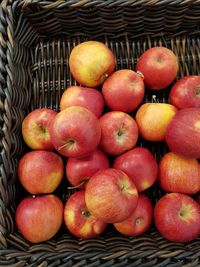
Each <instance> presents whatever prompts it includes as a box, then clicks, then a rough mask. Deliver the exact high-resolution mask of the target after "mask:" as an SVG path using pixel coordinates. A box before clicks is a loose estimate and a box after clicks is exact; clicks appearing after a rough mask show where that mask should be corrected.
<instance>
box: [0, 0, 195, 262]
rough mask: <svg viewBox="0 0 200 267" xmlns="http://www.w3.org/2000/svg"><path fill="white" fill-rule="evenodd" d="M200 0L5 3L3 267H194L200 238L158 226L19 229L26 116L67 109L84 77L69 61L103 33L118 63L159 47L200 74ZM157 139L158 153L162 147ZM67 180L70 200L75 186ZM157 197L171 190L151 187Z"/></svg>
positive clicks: (1, 19)
mask: <svg viewBox="0 0 200 267" xmlns="http://www.w3.org/2000/svg"><path fill="white" fill-rule="evenodd" d="M199 25H200V1H199V0H193V1H192V0H172V1H168V0H130V1H127V0H116V1H115V0H107V1H104V0H68V1H65V0H57V1H45V0H44V1H42V0H2V1H1V4H0V110H1V116H0V129H1V132H0V134H1V139H0V164H1V165H0V267H3V266H7V267H23V266H29V267H36V266H38V267H45V266H49V267H54V266H59V267H67V266H73V267H78V266H79V267H81V266H83V267H85V266H87V267H94V266H101V267H109V266H112V267H123V266H125V267H131V266H137V267H165V266H167V267H179V266H184V267H195V266H200V239H196V240H195V241H193V242H189V243H187V244H184V245H183V244H178V243H172V242H169V241H167V240H166V239H164V238H163V237H162V236H161V235H160V234H159V233H158V232H157V231H156V230H155V228H154V226H152V228H151V229H150V231H148V232H147V233H146V234H144V235H142V236H139V237H125V236H123V235H120V234H119V233H117V232H116V231H115V230H114V229H113V228H112V227H108V229H107V230H106V231H105V233H103V234H102V235H100V236H99V237H98V238H95V239H91V240H85V241H84V240H79V239H77V238H75V237H73V236H72V235H70V234H69V232H68V231H67V230H66V229H65V228H64V227H63V228H62V229H61V230H60V231H59V233H58V234H57V235H56V236H55V237H54V238H53V239H51V240H49V241H47V242H43V243H40V244H31V243H29V242H27V241H25V240H24V239H23V238H22V237H21V235H20V234H19V233H18V231H17V229H16V226H15V220H14V215H15V209H16V205H17V203H18V202H19V201H20V199H22V197H24V196H25V192H24V191H23V189H22V188H21V186H20V184H19V182H18V179H17V166H18V161H19V159H20V157H21V156H22V155H23V153H25V151H26V150H27V147H26V146H25V144H24V142H23V140H22V136H21V123H22V120H23V118H24V116H25V115H26V114H27V113H28V112H30V111H31V110H33V109H36V108H39V107H48V108H53V109H54V110H57V111H58V110H59V106H58V104H59V100H60V97H61V94H62V93H63V91H64V90H65V89H66V87H68V86H70V85H74V84H76V82H75V81H74V79H73V77H72V76H71V74H70V71H69V66H68V58H69V54H70V51H71V50H72V48H73V47H74V46H75V45H76V44H78V43H80V42H82V41H85V40H91V39H92V40H99V41H102V42H104V43H105V44H106V45H108V46H109V47H110V48H111V49H112V51H113V52H114V54H115V58H116V65H117V69H122V68H130V69H134V67H135V63H136V61H137V58H138V57H139V56H140V55H141V53H142V52H143V51H144V50H146V49H148V48H149V47H152V46H157V45H163V46H166V47H168V48H170V49H172V50H173V51H174V53H175V54H176V55H177V56H178V58H179V62H180V71H179V75H178V78H180V77H182V76H183V75H188V74H196V75H198V74H199V73H200V29H199ZM167 92H168V91H167V90H165V91H159V92H154V91H151V92H147V93H146V96H145V101H157V102H167V101H168V93H167ZM141 145H144V146H148V148H149V149H150V150H151V151H152V152H153V153H154V155H155V156H156V158H157V159H158V160H159V158H160V157H161V156H162V155H163V153H164V152H165V150H166V147H165V146H164V145H163V144H162V143H159V144H156V145H154V144H151V143H148V142H146V143H141ZM66 188H67V187H66V186H65V184H64V185H62V186H61V187H60V188H59V189H58V191H57V192H56V193H57V194H59V196H61V197H62V199H63V201H65V200H66V198H67V197H69V195H70V194H71V193H73V192H72V191H70V190H67V189H66ZM147 193H148V195H149V196H150V197H151V199H152V200H153V201H154V203H155V202H156V201H157V199H158V198H159V197H160V196H161V194H162V192H161V191H160V190H158V188H157V186H156V185H155V186H154V187H152V188H151V189H150V190H148V192H147Z"/></svg>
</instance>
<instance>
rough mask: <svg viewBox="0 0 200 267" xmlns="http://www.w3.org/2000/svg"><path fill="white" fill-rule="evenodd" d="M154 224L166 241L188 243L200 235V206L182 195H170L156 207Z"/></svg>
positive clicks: (164, 197) (161, 199)
mask: <svg viewBox="0 0 200 267" xmlns="http://www.w3.org/2000/svg"><path fill="white" fill-rule="evenodd" d="M154 222H155V225H156V227H157V229H158V231H159V232H160V233H161V235H162V236H164V237H165V238H166V239H168V240H170V241H174V242H181V243H184V242H188V241H192V240H194V239H196V238H197V237H198V236H199V235H200V205H199V204H198V203H197V202H196V201H195V200H194V199H192V198H191V197H189V196H187V195H185V194H181V193H169V194H167V195H165V196H163V197H161V198H160V199H159V201H158V202H157V203H156V205H155V207H154Z"/></svg>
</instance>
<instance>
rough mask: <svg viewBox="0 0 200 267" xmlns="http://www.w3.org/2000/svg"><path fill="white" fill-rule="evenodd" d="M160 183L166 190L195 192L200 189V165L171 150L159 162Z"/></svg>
mask: <svg viewBox="0 0 200 267" xmlns="http://www.w3.org/2000/svg"><path fill="white" fill-rule="evenodd" d="M159 184H160V186H161V188H162V189H163V190H165V191H166V192H174V193H184V194H195V193H197V192H199V191H200V165H199V163H198V161H197V160H196V159H189V158H185V157H183V156H180V155H177V154H175V153H173V152H169V153H167V154H165V155H164V156H163V158H162V159H161V161H160V163H159Z"/></svg>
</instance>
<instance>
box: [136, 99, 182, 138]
mask: <svg viewBox="0 0 200 267" xmlns="http://www.w3.org/2000/svg"><path fill="white" fill-rule="evenodd" d="M176 112H177V109H176V108H175V107H174V106H173V105H170V104H167V103H145V104H143V105H142V106H140V107H139V109H138V110H137V113H136V117H135V119H136V122H137V125H138V129H139V133H140V135H141V136H142V137H143V138H144V139H145V140H148V141H164V140H165V133H166V130H167V126H168V124H169V123H170V121H171V120H172V119H173V117H174V116H175V114H176Z"/></svg>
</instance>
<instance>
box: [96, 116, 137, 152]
mask: <svg viewBox="0 0 200 267" xmlns="http://www.w3.org/2000/svg"><path fill="white" fill-rule="evenodd" d="M99 122H100V126H101V142H100V147H101V148H102V149H103V150H104V151H105V152H106V153H108V154H110V155H120V154H122V153H124V152H125V151H128V150H130V149H132V148H133V147H134V146H135V144H136V143H137V140H138V127H137V124H136V122H135V120H134V119H133V118H132V117H131V116H130V115H128V114H126V113H125V112H121V111H110V112H107V113H105V114H104V115H103V116H102V117H100V119H99Z"/></svg>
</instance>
